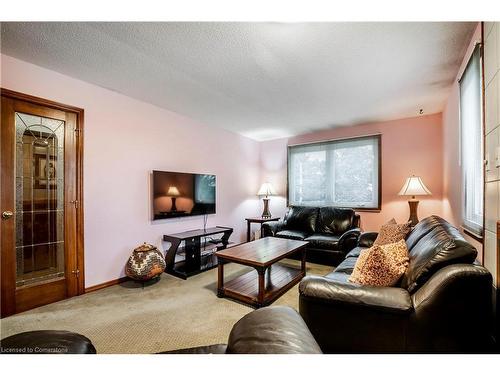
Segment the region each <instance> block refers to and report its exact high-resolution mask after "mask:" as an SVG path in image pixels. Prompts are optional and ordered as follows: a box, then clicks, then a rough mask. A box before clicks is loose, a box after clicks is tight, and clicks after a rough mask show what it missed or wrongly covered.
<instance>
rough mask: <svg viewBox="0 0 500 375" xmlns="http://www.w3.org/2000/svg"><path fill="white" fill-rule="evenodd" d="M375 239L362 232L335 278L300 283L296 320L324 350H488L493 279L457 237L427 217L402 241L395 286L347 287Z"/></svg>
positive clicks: (442, 223)
mask: <svg viewBox="0 0 500 375" xmlns="http://www.w3.org/2000/svg"><path fill="white" fill-rule="evenodd" d="M376 236H377V233H373V232H372V233H363V234H362V235H361V236H360V237H359V240H358V246H357V247H356V248H354V249H353V250H352V251H351V252H349V254H348V255H347V257H346V258H345V260H344V261H343V262H342V263H341V264H340V265H339V266H338V267H337V268H336V269H335V271H334V272H332V273H330V274H328V275H326V276H324V277H319V276H306V277H305V278H304V279H303V280H302V281H301V283H300V285H299V293H300V296H299V306H300V314H301V316H302V317H303V319H304V320H305V322H306V324H307V326H308V327H309V329H310V330H311V333H312V334H313V336H314V337H315V339H316V341H317V342H318V344H319V346H320V347H321V349H322V351H323V352H325V353H351V352H352V353H363V352H364V353H376V352H427V353H436V352H438V353H439V352H466V353H469V352H487V351H489V348H490V343H491V340H490V337H491V336H490V329H491V317H492V277H491V274H490V273H489V272H488V270H486V269H485V268H484V267H482V266H480V265H479V264H477V263H475V259H476V256H477V251H476V249H475V248H474V247H473V246H472V245H471V244H469V243H468V242H467V241H465V240H464V238H463V237H462V235H461V234H460V232H459V231H458V230H457V229H456V228H455V227H453V226H452V225H451V224H449V223H448V222H446V221H445V220H444V219H442V218H440V217H438V216H431V217H428V218H426V219H424V220H422V221H421V222H420V223H418V224H417V225H416V226H415V228H414V229H413V230H412V231H411V232H410V234H409V235H408V237H407V239H406V244H407V246H408V249H409V252H410V263H409V267H408V269H407V271H406V273H405V274H404V275H403V277H402V279H401V281H400V284H399V285H397V286H396V287H375V286H363V285H359V284H354V283H351V282H349V281H348V279H349V276H350V274H351V273H352V271H353V269H354V264H355V263H356V260H357V258H358V256H359V254H360V251H361V250H362V249H364V248H367V247H369V246H371V245H372V243H373V241H374V240H375V238H376Z"/></svg>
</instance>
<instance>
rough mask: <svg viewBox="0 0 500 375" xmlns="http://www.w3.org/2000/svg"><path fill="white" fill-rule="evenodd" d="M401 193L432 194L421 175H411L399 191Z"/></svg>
mask: <svg viewBox="0 0 500 375" xmlns="http://www.w3.org/2000/svg"><path fill="white" fill-rule="evenodd" d="M398 194H399V195H412V196H414V195H431V192H430V190H429V189H427V186H425V185H424V183H423V181H422V179H421V178H420V177H419V176H411V177H408V178H407V179H406V182H405V184H404V185H403V187H402V188H401V190H400V191H399V193H398Z"/></svg>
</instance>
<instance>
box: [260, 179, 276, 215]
mask: <svg viewBox="0 0 500 375" xmlns="http://www.w3.org/2000/svg"><path fill="white" fill-rule="evenodd" d="M257 195H259V196H264V198H262V200H263V201H264V211H262V218H263V219H269V218H270V217H271V212H269V196H270V195H276V190H274V187H273V185H271V183H270V182H264V183H263V184H262V186H261V187H260V189H259V192H258V193H257Z"/></svg>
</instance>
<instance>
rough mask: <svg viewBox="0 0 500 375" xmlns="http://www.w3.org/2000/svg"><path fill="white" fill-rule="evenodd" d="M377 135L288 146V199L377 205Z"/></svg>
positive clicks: (305, 203)
mask: <svg viewBox="0 0 500 375" xmlns="http://www.w3.org/2000/svg"><path fill="white" fill-rule="evenodd" d="M379 153H380V136H379V135H377V136H369V137H360V138H351V139H343V140H336V141H329V142H321V143H312V144H305V145H297V146H289V148H288V203H289V204H290V205H302V206H337V207H352V208H364V209H380V163H379Z"/></svg>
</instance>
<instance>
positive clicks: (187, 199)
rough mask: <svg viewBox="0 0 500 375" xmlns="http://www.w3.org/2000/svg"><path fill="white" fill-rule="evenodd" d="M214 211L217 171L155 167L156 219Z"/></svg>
mask: <svg viewBox="0 0 500 375" xmlns="http://www.w3.org/2000/svg"><path fill="white" fill-rule="evenodd" d="M207 214H215V175H212V174H195V173H179V172H162V171H153V220H160V219H169V218H175V217H184V216H194V215H207Z"/></svg>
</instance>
